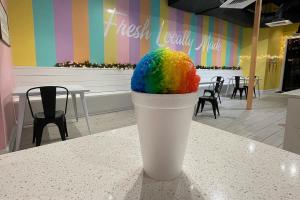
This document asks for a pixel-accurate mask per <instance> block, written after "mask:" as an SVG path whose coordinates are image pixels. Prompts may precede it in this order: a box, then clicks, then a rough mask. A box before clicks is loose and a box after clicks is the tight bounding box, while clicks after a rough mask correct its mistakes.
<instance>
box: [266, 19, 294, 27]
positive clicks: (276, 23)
mask: <svg viewBox="0 0 300 200" xmlns="http://www.w3.org/2000/svg"><path fill="white" fill-rule="evenodd" d="M289 24H292V22H291V21H290V20H285V19H283V20H276V21H272V22H269V23H266V25H267V26H269V27H275V26H285V25H289Z"/></svg>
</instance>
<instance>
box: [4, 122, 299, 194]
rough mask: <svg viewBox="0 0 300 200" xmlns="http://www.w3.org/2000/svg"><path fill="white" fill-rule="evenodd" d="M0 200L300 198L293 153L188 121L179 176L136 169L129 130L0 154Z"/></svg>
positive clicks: (133, 137)
mask: <svg viewBox="0 0 300 200" xmlns="http://www.w3.org/2000/svg"><path fill="white" fill-rule="evenodd" d="M0 199H1V200H6V199H24V200H25V199H26V200H35V199H42V200H44V199H45V200H46V199H59V200H63V199H68V200H69V199H87V200H92V199H97V200H102V199H105V200H106V199H107V200H114V199H116V200H117V199H124V200H135V199H145V200H147V199H149V200H150V199H151V200H159V199H164V200H168V199H180V200H192V199H211V200H247V199H250V200H255V199H270V200H277V199H284V200H286V199H297V200H299V199H300V156H299V155H296V154H292V153H289V152H286V151H283V150H281V149H277V148H274V147H271V146H268V145H265V144H262V143H258V142H255V141H252V140H249V139H246V138H243V137H239V136H236V135H233V134H231V133H228V132H225V131H222V130H218V129H215V128H212V127H210V126H206V125H203V124H200V123H196V122H193V123H192V128H191V133H190V137H189V144H188V149H187V153H186V157H185V162H184V173H183V174H182V175H181V177H179V178H177V179H175V180H173V181H170V182H156V181H154V180H152V179H150V178H148V177H147V176H146V175H144V174H143V172H142V162H141V155H140V150H139V141H138V133H137V127H136V126H130V127H126V128H121V129H117V130H113V131H108V132H103V133H99V134H95V135H92V136H86V137H81V138H77V139H73V140H69V141H66V142H59V143H55V144H51V145H45V146H41V147H38V148H32V149H28V150H24V151H19V152H16V153H10V154H6V155H2V156H0Z"/></svg>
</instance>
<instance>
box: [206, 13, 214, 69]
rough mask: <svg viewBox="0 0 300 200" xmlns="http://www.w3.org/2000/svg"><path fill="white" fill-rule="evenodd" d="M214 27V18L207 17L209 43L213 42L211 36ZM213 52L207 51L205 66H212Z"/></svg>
mask: <svg viewBox="0 0 300 200" xmlns="http://www.w3.org/2000/svg"><path fill="white" fill-rule="evenodd" d="M214 25H215V18H214V17H209V19H208V36H211V37H210V39H211V40H210V42H212V41H213V36H214ZM212 59H213V52H212V49H209V50H208V51H207V57H206V64H207V65H208V66H212V63H213V60H212Z"/></svg>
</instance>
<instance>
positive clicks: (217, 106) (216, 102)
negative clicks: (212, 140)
mask: <svg viewBox="0 0 300 200" xmlns="http://www.w3.org/2000/svg"><path fill="white" fill-rule="evenodd" d="M215 104H216V108H217V112H218V115H219V116H220V111H219V105H218V100H217V99H216V101H215Z"/></svg>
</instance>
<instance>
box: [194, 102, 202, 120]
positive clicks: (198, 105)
mask: <svg viewBox="0 0 300 200" xmlns="http://www.w3.org/2000/svg"><path fill="white" fill-rule="evenodd" d="M200 105H201V100H200V99H198V103H197V107H196V113H195V117H196V116H197V114H198V112H199V108H200Z"/></svg>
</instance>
